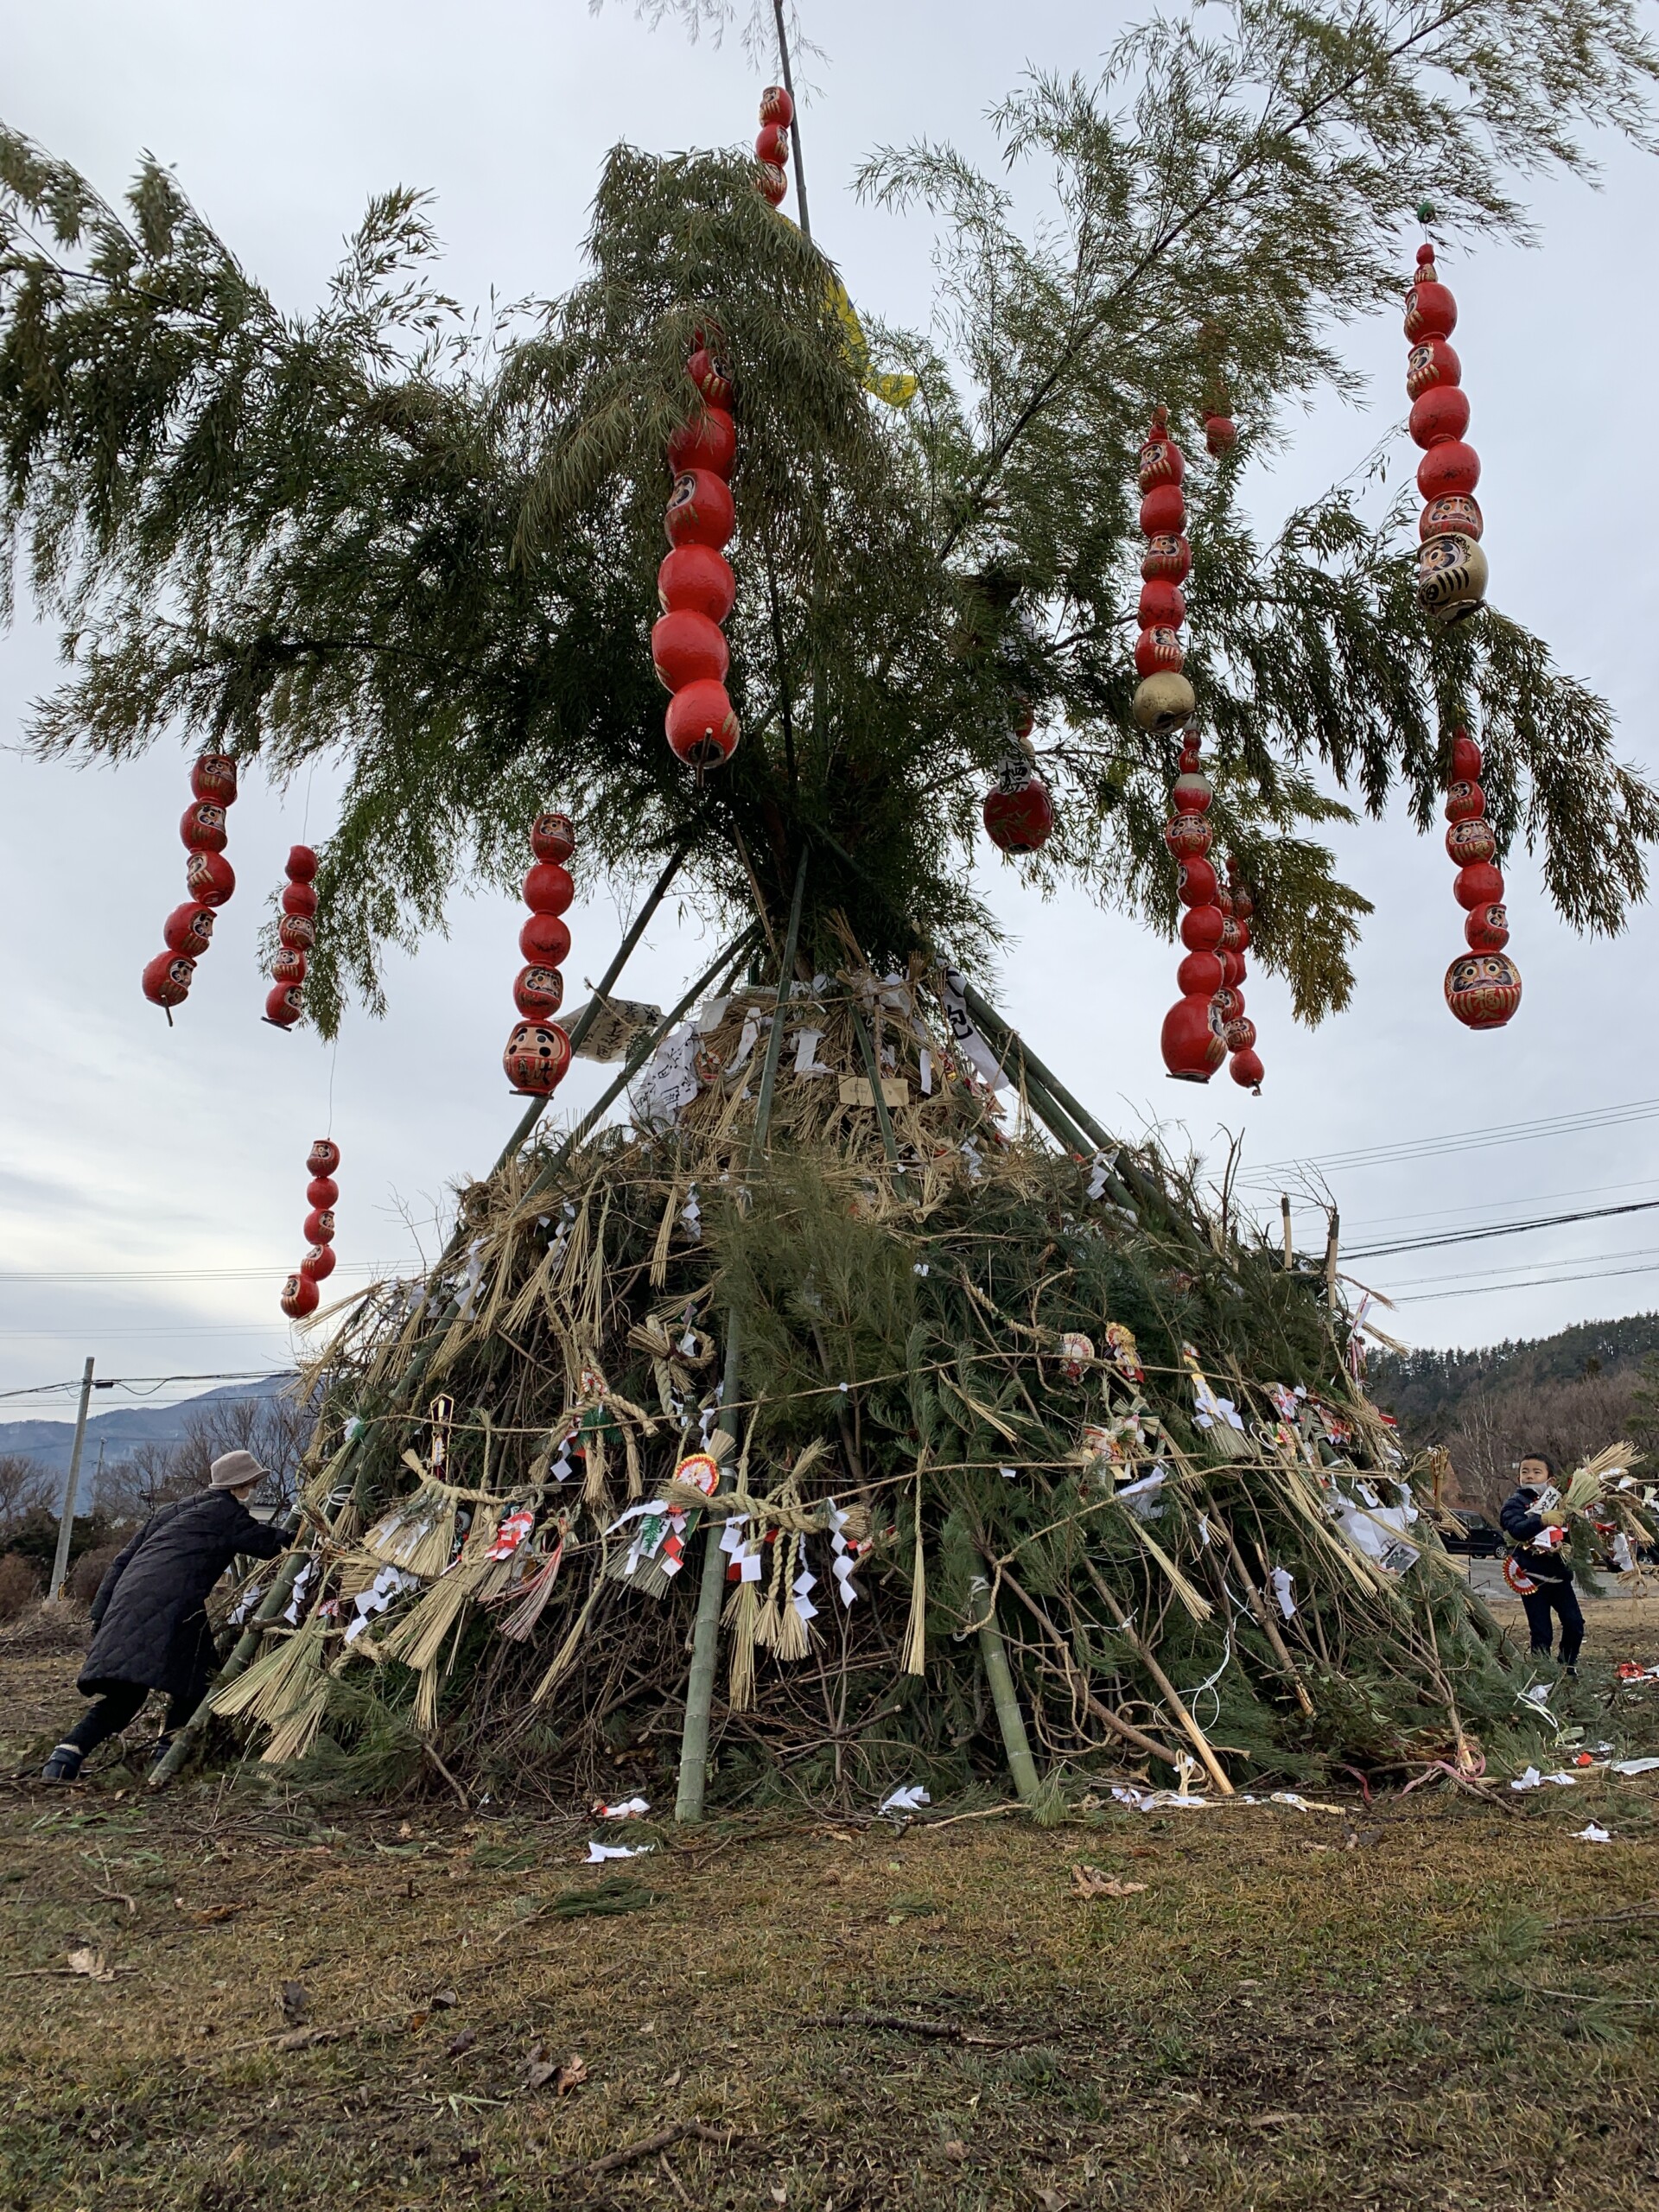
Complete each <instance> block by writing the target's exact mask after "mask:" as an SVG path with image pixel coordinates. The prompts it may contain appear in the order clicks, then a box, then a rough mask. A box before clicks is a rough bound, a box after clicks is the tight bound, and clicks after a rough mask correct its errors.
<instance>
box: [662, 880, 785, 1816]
mask: <svg viewBox="0 0 1659 2212" xmlns="http://www.w3.org/2000/svg"><path fill="white" fill-rule="evenodd" d="M805 894H806V854H805V852H804V851H803V852H802V854H801V860H800V866H799V867H798V868H797V869H796V871H795V895H794V898H793V899H791V902H790V908H789V930H788V932H787V934H786V935H785V939H784V954H783V958H782V960H781V962H780V963H779V969H778V995H777V998H776V1000H775V1001H774V1004H773V1009H772V1033H771V1035H770V1036H769V1037H768V1038H767V1039H766V1063H765V1065H764V1066H763V1068H762V1070H761V1073H760V1095H759V1096H758V1097H757V1098H756V1100H755V1107H754V1132H753V1135H752V1136H751V1138H750V1140H749V1173H751V1174H753V1172H754V1169H755V1166H756V1165H757V1163H758V1162H759V1160H760V1155H761V1154H762V1153H763V1152H764V1151H765V1150H766V1133H767V1131H768V1129H769V1128H770V1127H771V1123H772V1090H773V1088H774V1086H775V1084H776V1083H777V1080H778V1058H779V1053H780V1052H782V1051H783V1046H784V1027H785V1015H786V1014H787V1013H788V1010H789V992H790V985H791V982H793V981H794V977H795V954H796V950H797V948H798V945H799V944H800V941H801V904H802V901H803V899H804V897H805ZM741 1377H742V1361H741V1355H740V1346H739V1332H738V1324H737V1316H736V1315H735V1314H734V1313H730V1312H728V1314H727V1317H726V1373H725V1378H724V1381H723V1383H722V1384H721V1409H722V1411H723V1413H724V1414H725V1417H726V1419H727V1420H729V1421H732V1422H733V1423H734V1424H735V1421H736V1418H737V1414H736V1407H737V1397H738V1391H739V1389H740V1388H741ZM722 1425H723V1424H722ZM726 1433H727V1434H728V1436H734V1435H735V1427H733V1428H731V1429H728V1430H727V1432H726ZM727 1476H728V1467H727V1466H725V1465H722V1466H721V1471H720V1488H721V1490H722V1491H723V1490H724V1489H726V1487H727ZM706 1519H707V1522H708V1528H707V1531H706V1533H705V1535H704V1536H703V1540H702V1581H701V1582H700V1583H699V1584H698V1586H697V1618H696V1623H695V1624H694V1625H693V1628H692V1630H691V1669H690V1674H689V1675H687V1677H686V1683H685V1721H684V1725H683V1727H682V1729H681V1731H680V1777H679V1786H678V1788H677V1789H676V1791H675V1795H674V1817H675V1819H676V1820H677V1821H683V1822H685V1823H687V1824H688V1825H690V1824H691V1823H694V1822H696V1821H700V1820H701V1819H702V1801H703V1794H704V1792H705V1790H706V1789H707V1787H708V1783H709V1723H710V1719H711V1716H712V1714H713V1713H714V1706H715V1674H716V1672H717V1670H718V1669H719V1665H720V1611H721V1599H722V1597H723V1596H724V1592H725V1581H726V1554H725V1553H724V1552H723V1551H721V1548H720V1535H721V1523H720V1522H719V1521H718V1520H717V1519H716V1518H715V1516H714V1515H713V1514H712V1513H711V1514H709V1515H708V1516H706Z"/></svg>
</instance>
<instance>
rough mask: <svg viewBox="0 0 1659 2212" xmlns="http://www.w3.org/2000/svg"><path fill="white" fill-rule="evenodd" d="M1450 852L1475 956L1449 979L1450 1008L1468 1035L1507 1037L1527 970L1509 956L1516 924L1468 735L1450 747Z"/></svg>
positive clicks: (1467, 956) (1462, 960)
mask: <svg viewBox="0 0 1659 2212" xmlns="http://www.w3.org/2000/svg"><path fill="white" fill-rule="evenodd" d="M1446 820H1447V821H1448V822H1449V823H1451V825H1452V826H1451V828H1450V829H1448V830H1447V831H1446V852H1447V854H1448V855H1450V857H1451V858H1452V860H1453V861H1456V863H1457V868H1458V873H1457V878H1456V880H1455V881H1454V882H1453V884H1452V896H1453V897H1454V898H1455V899H1456V900H1457V902H1458V904H1459V906H1461V907H1462V908H1463V909H1464V912H1465V922H1464V925H1463V933H1464V936H1465V938H1467V939H1468V942H1469V950H1468V951H1467V952H1464V953H1459V956H1458V957H1457V958H1456V959H1455V960H1454V961H1453V962H1452V965H1451V966H1450V967H1449V968H1448V969H1446V986H1445V988H1446V1004H1447V1006H1449V1007H1451V1009H1452V1013H1453V1014H1454V1015H1455V1016H1456V1017H1457V1019H1458V1020H1459V1021H1460V1022H1462V1023H1463V1024H1464V1026H1465V1028H1468V1029H1501V1028H1502V1027H1503V1025H1504V1023H1505V1022H1506V1021H1507V1020H1509V1018H1510V1015H1511V1014H1513V1013H1514V1012H1515V1010H1516V1007H1518V1006H1519V1005H1520V1003H1521V970H1520V969H1518V968H1517V967H1516V964H1515V963H1514V961H1513V960H1511V959H1510V957H1509V955H1508V954H1507V953H1506V952H1505V951H1504V950H1503V948H1504V946H1505V945H1506V944H1508V943H1509V941H1510V918H1509V915H1508V913H1507V912H1506V911H1505V908H1504V906H1503V874H1502V873H1501V871H1500V870H1499V869H1498V868H1497V867H1496V866H1494V864H1493V855H1494V854H1495V853H1496V852H1497V840H1496V839H1495V838H1494V836H1492V832H1491V826H1490V824H1489V823H1488V822H1487V820H1486V794H1485V792H1484V791H1482V789H1481V787H1480V747H1478V745H1477V744H1476V743H1475V741H1474V740H1473V738H1471V736H1470V734H1469V733H1468V731H1467V730H1466V729H1460V730H1459V731H1457V732H1456V733H1455V734H1454V736H1453V738H1452V781H1451V783H1450V785H1448V786H1447V788H1446Z"/></svg>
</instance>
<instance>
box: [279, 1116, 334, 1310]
mask: <svg viewBox="0 0 1659 2212" xmlns="http://www.w3.org/2000/svg"><path fill="white" fill-rule="evenodd" d="M305 1164H306V1166H307V1167H308V1169H309V1171H310V1174H311V1180H310V1182H309V1183H308V1185H307V1186H306V1192H305V1198H306V1204H307V1205H308V1206H309V1207H310V1209H311V1211H309V1212H308V1214H307V1215H306V1217H305V1226H304V1229H303V1230H302V1234H303V1236H304V1237H305V1241H306V1243H307V1244H308V1246H309V1247H310V1249H309V1250H308V1252H307V1254H306V1255H305V1257H304V1258H303V1259H302V1261H301V1262H300V1264H299V1268H298V1269H297V1270H296V1273H295V1274H291V1275H289V1279H288V1281H286V1282H285V1283H284V1284H283V1295H282V1300H281V1303H282V1308H283V1313H286V1314H287V1316H288V1318H289V1320H290V1321H303V1320H304V1319H305V1318H306V1316H307V1315H308V1313H315V1312H316V1310H317V1306H318V1302H319V1300H320V1299H321V1292H320V1290H319V1289H318V1287H317V1286H318V1285H319V1284H320V1283H324V1282H327V1280H328V1278H329V1276H330V1275H331V1274H333V1273H334V1205H335V1202H336V1201H337V1200H338V1198H339V1197H340V1185H339V1184H338V1183H336V1182H335V1180H334V1170H335V1168H337V1167H338V1166H339V1165H340V1147H339V1146H338V1145H337V1144H336V1143H335V1142H334V1140H333V1139H332V1138H331V1137H319V1138H318V1139H317V1141H316V1142H315V1144H314V1145H313V1146H312V1147H311V1149H310V1151H309V1152H308V1154H306V1158H305Z"/></svg>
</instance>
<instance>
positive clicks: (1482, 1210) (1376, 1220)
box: [1291, 1175, 1659, 1236]
mask: <svg viewBox="0 0 1659 2212" xmlns="http://www.w3.org/2000/svg"><path fill="white" fill-rule="evenodd" d="M1656 1188H1659V1175H1640V1176H1637V1179H1635V1181H1634V1182H1632V1181H1631V1180H1630V1179H1629V1178H1625V1179H1624V1180H1622V1181H1620V1182H1618V1183H1578V1184H1575V1185H1573V1187H1572V1188H1571V1189H1570V1190H1566V1191H1533V1192H1529V1193H1528V1194H1527V1196H1526V1198H1525V1199H1524V1200H1516V1199H1514V1198H1482V1199H1480V1200H1478V1202H1477V1203H1476V1204H1474V1205H1466V1206H1421V1207H1419V1208H1418V1209H1417V1210H1416V1211H1414V1212H1412V1213H1379V1214H1367V1215H1365V1216H1363V1217H1362V1218H1361V1219H1359V1220H1357V1221H1355V1222H1352V1223H1347V1222H1346V1221H1344V1227H1345V1228H1346V1229H1347V1231H1348V1234H1349V1235H1350V1236H1370V1235H1373V1234H1375V1233H1376V1230H1381V1229H1393V1228H1395V1227H1397V1226H1398V1224H1401V1223H1402V1222H1409V1221H1455V1220H1457V1219H1459V1217H1461V1216H1462V1215H1465V1214H1490V1213H1491V1212H1493V1211H1496V1210H1497V1209H1498V1208H1501V1207H1503V1206H1508V1205H1516V1204H1520V1203H1524V1204H1526V1205H1535V1206H1541V1205H1549V1204H1550V1203H1551V1202H1552V1201H1553V1200H1554V1199H1557V1198H1605V1197H1607V1196H1608V1195H1609V1193H1610V1192H1629V1191H1651V1190H1654V1189H1656ZM1291 1205H1292V1208H1293V1210H1294V1211H1298V1212H1302V1213H1314V1214H1318V1215H1319V1217H1321V1218H1323V1217H1324V1213H1325V1208H1324V1207H1323V1206H1322V1205H1319V1204H1318V1203H1317V1201H1314V1200H1312V1199H1305V1200H1303V1201H1302V1202H1301V1204H1300V1205H1298V1203H1297V1201H1296V1200H1295V1199H1294V1198H1293V1199H1292V1200H1291Z"/></svg>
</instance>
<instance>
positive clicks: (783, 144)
mask: <svg viewBox="0 0 1659 2212" xmlns="http://www.w3.org/2000/svg"><path fill="white" fill-rule="evenodd" d="M794 120H795V103H794V101H793V100H792V99H791V98H790V96H789V94H788V93H787V92H785V90H784V88H783V86H781V85H768V86H766V91H765V92H762V93H761V95H760V137H758V138H756V140H755V142H754V158H755V160H756V161H757V162H760V190H761V192H762V194H764V196H765V197H766V199H768V200H771V202H772V206H773V207H782V205H783V202H784V195H785V193H786V192H787V191H788V190H789V126H790V124H791V123H793V122H794Z"/></svg>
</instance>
